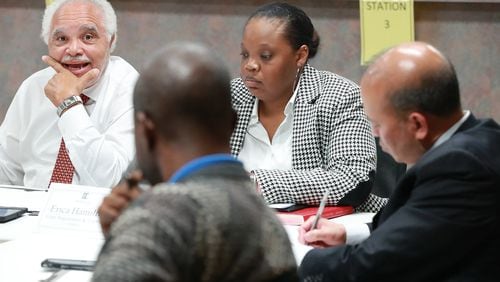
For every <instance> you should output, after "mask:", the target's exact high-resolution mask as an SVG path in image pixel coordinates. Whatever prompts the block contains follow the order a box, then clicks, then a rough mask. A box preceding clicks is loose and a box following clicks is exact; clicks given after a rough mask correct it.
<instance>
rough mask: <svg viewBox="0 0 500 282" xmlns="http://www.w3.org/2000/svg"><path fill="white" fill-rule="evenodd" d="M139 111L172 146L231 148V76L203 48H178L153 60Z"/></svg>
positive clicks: (142, 83) (140, 91) (139, 92)
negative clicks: (204, 145) (174, 144)
mask: <svg viewBox="0 0 500 282" xmlns="http://www.w3.org/2000/svg"><path fill="white" fill-rule="evenodd" d="M134 107H135V111H136V112H143V113H145V115H146V116H147V117H148V118H149V119H150V120H151V121H152V122H153V123H154V124H155V127H156V131H157V133H158V135H160V136H161V137H162V138H163V139H165V140H168V141H169V142H178V143H182V144H186V145H188V144H190V145H193V146H201V145H203V144H207V146H208V144H215V145H216V146H217V145H218V146H229V138H230V136H231V133H232V131H233V128H234V122H235V114H234V111H233V109H232V107H231V94H230V77H229V73H228V71H227V69H226V67H225V65H224V63H223V62H222V60H221V59H220V58H219V57H218V56H216V55H215V54H214V53H213V52H211V51H210V50H209V49H208V48H206V47H204V46H202V45H199V44H196V43H190V42H177V43H173V44H170V45H168V46H166V47H165V48H163V49H161V50H160V51H159V52H158V53H156V54H155V55H153V56H152V57H151V58H150V60H149V61H148V62H147V63H146V66H145V68H144V69H143V71H142V72H141V76H140V78H139V80H138V82H137V84H136V87H135V93H134Z"/></svg>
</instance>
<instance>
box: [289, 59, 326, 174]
mask: <svg viewBox="0 0 500 282" xmlns="http://www.w3.org/2000/svg"><path fill="white" fill-rule="evenodd" d="M320 81H321V78H320V74H319V72H318V71H317V70H315V69H313V68H312V67H310V66H309V65H306V66H305V67H304V71H303V73H302V75H301V78H300V84H299V91H298V93H297V97H296V98H295V104H294V117H293V129H292V131H293V133H292V167H293V168H294V169H311V168H314V167H317V162H318V161H320V160H321V157H320V156H321V152H320V151H319V148H320V146H319V145H318V144H317V143H318V142H320V136H318V132H319V130H318V128H317V127H318V123H317V122H316V117H317V113H316V111H317V107H316V100H317V99H318V97H319V95H320V93H321V84H320Z"/></svg>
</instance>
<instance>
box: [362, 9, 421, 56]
mask: <svg viewBox="0 0 500 282" xmlns="http://www.w3.org/2000/svg"><path fill="white" fill-rule="evenodd" d="M359 8H360V23H361V64H362V65H365V64H368V63H369V62H370V61H371V60H372V59H373V58H374V56H376V55H378V54H379V53H381V52H382V51H384V50H386V49H388V48H390V47H392V46H394V45H397V44H399V43H404V42H410V41H413V40H414V38H415V34H414V19H413V0H360V1H359Z"/></svg>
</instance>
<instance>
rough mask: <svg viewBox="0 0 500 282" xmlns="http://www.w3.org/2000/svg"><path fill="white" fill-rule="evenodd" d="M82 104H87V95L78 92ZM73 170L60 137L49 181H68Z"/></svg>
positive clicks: (71, 178) (70, 180)
mask: <svg viewBox="0 0 500 282" xmlns="http://www.w3.org/2000/svg"><path fill="white" fill-rule="evenodd" d="M80 98H82V101H83V104H84V105H85V104H87V102H88V101H89V97H87V96H85V95H84V94H80ZM74 172H75V167H73V164H72V163H71V160H70V159H69V155H68V151H67V150H66V145H65V144H64V139H63V138H61V145H60V146H59V152H58V153H57V159H56V164H55V165H54V170H52V177H51V178H50V182H49V186H50V183H52V182H56V183H68V184H70V183H71V182H72V181H73V173H74Z"/></svg>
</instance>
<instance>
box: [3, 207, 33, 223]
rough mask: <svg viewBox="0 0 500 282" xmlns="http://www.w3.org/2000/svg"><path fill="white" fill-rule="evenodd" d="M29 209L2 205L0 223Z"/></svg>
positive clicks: (19, 215)
mask: <svg viewBox="0 0 500 282" xmlns="http://www.w3.org/2000/svg"><path fill="white" fill-rule="evenodd" d="M27 211H28V209H27V208H20V207H0V223H4V222H7V221H11V220H13V219H16V218H18V217H21V216H22V215H23V214H24V213H25V212H27Z"/></svg>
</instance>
